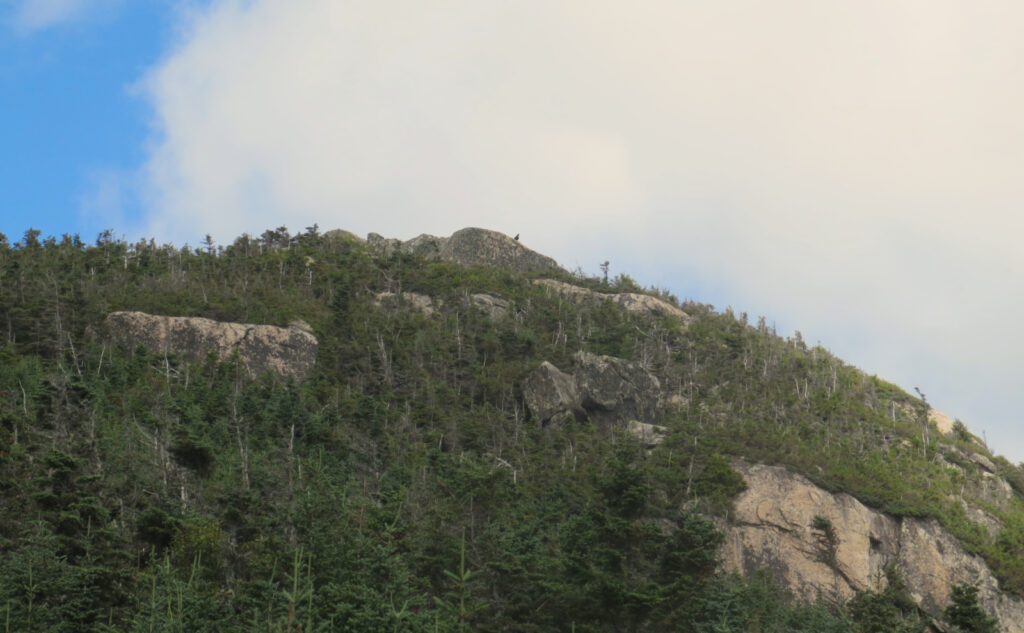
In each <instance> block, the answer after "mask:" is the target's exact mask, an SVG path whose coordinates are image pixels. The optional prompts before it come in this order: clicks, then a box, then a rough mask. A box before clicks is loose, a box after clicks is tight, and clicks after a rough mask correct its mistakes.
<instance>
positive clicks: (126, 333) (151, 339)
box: [104, 312, 319, 381]
mask: <svg viewBox="0 0 1024 633" xmlns="http://www.w3.org/2000/svg"><path fill="white" fill-rule="evenodd" d="M104 325H105V328H106V332H107V336H108V337H109V338H110V339H111V340H114V341H118V342H121V343H124V344H125V345H127V346H129V347H132V348H133V347H135V346H137V345H141V346H143V347H145V348H146V349H147V350H149V351H150V352H152V353H154V354H174V355H176V356H182V357H186V358H191V359H201V358H204V357H205V356H206V355H207V354H209V353H210V352H214V353H216V354H217V356H218V357H219V358H220V359H222V360H223V359H227V358H228V357H230V356H231V355H232V354H234V353H236V352H237V354H238V358H239V360H240V361H241V363H242V364H243V365H244V366H245V367H246V368H247V369H248V370H249V371H250V372H251V373H252V374H260V373H263V372H265V371H269V372H271V373H273V374H275V375H277V376H278V377H281V378H288V377H291V378H294V379H296V380H298V381H302V380H305V379H306V378H308V377H309V375H310V373H311V372H312V371H313V366H314V365H315V364H316V353H317V348H318V347H319V343H318V341H317V339H316V337H315V336H313V335H312V334H310V333H309V332H307V331H305V329H306V328H308V326H306V328H303V323H301V322H296V324H295V325H293V326H291V327H287V328H282V327H276V326H273V325H253V324H248V323H227V322H223V321H214V320H212V319H204V318H200V317H174V316H159V315H154V314H146V313H144V312H112V313H110V314H109V315H107V318H106V321H105V323H104Z"/></svg>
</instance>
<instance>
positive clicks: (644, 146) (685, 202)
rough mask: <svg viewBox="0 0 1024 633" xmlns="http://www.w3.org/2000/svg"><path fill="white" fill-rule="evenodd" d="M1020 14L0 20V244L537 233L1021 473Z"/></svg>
mask: <svg viewBox="0 0 1024 633" xmlns="http://www.w3.org/2000/svg"><path fill="white" fill-rule="evenodd" d="M1022 27H1024V6H1022V5H1020V4H1019V3H1017V2H1012V1H1011V0H885V1H884V2H883V1H881V0H861V1H859V2H855V3H854V2H849V3H845V2H844V3H839V2H836V3H832V2H821V1H820V0H776V1H775V2H771V3H766V2H763V1H760V0H715V2H697V1H695V0H640V1H638V2H632V3H623V2H608V1H605V0H586V1H583V0H562V1H556V2H552V1H551V0H545V1H543V2H541V1H538V0H517V1H503V0H474V1H473V2H464V1H460V2H455V1H452V0H431V1H430V2H423V1H422V0H417V1H413V0H383V1H382V0H373V1H369V0H347V1H345V2H339V1H338V0H205V1H200V0H162V1H161V0H135V1H133V2H128V1H126V0H0V120H2V121H3V123H2V125H0V231H2V232H3V233H5V234H7V235H8V236H9V237H10V238H11V239H12V241H13V240H14V239H17V238H19V237H20V236H21V235H22V234H23V233H24V231H25V230H26V229H28V228H29V227H34V228H37V229H40V230H41V231H42V232H43V233H44V234H47V235H49V234H52V235H58V236H59V235H61V234H63V233H80V234H81V235H82V236H83V238H85V239H92V238H94V237H95V235H96V234H98V233H99V232H100V231H102V230H104V229H107V228H111V229H114V232H115V234H117V235H123V236H125V237H126V238H128V239H136V238H139V237H143V236H145V237H154V238H155V239H157V241H158V242H162V243H163V242H174V243H179V244H181V243H190V244H193V245H195V244H198V243H199V242H200V241H201V240H202V238H203V237H204V236H205V235H206V234H210V235H211V236H212V237H213V238H214V239H215V240H216V241H217V242H219V243H224V244H226V243H230V242H231V241H233V239H234V238H235V237H237V236H238V235H240V234H241V233H243V232H249V233H253V234H259V233H262V232H263V231H264V230H265V229H268V228H273V227H277V226H281V225H285V226H288V227H289V228H290V229H292V230H293V232H294V231H301V230H304V228H305V227H307V226H311V225H313V224H314V223H316V224H318V225H319V226H320V227H321V229H324V230H326V229H331V228H344V229H347V230H350V231H353V232H355V233H357V234H360V235H365V234H366V233H368V232H371V231H373V232H377V233H381V234H383V235H386V236H390V237H398V238H401V239H407V238H410V237H413V236H415V235H417V234H419V233H431V234H435V235H448V234H450V233H452V232H453V231H455V230H457V229H459V228H462V227H464V226H482V227H486V228H491V229H495V230H499V231H502V232H505V233H508V234H515V233H519V234H521V235H522V240H523V243H524V244H525V245H527V246H529V247H530V248H533V249H534V250H537V251H540V252H542V253H545V254H548V255H551V256H553V257H555V258H556V259H557V260H558V261H559V262H560V263H561V264H562V265H563V266H565V267H566V268H569V269H572V270H575V269H577V268H579V269H582V270H583V271H584V272H585V273H588V274H594V275H596V274H598V270H599V265H600V263H601V262H603V261H609V262H610V272H611V274H612V275H616V274H619V273H626V274H628V275H630V276H631V277H632V278H634V279H635V280H637V281H638V282H639V283H641V284H643V285H646V286H657V287H659V288H665V289H668V290H670V291H672V292H673V293H675V294H676V295H677V296H679V297H680V298H682V299H687V298H689V299H694V300H697V301H701V302H704V303H711V304H713V305H715V306H716V307H718V308H719V309H724V308H726V307H732V308H733V310H734V311H735V312H737V313H739V312H747V313H748V314H749V315H750V316H751V319H755V318H756V317H758V316H762V315H763V316H765V317H766V318H767V320H768V321H769V323H774V324H775V325H776V327H777V329H778V331H779V332H780V334H783V335H786V336H790V335H793V333H794V332H795V331H800V332H801V333H802V336H803V338H804V339H805V340H806V341H808V342H809V343H812V344H813V343H819V342H820V344H821V345H823V346H824V347H826V348H828V349H830V350H831V351H833V352H834V353H836V354H837V355H838V356H840V357H841V358H843V359H844V360H845V361H846V362H848V363H850V364H853V365H855V366H858V367H860V368H861V369H863V370H865V371H866V372H868V373H869V374H877V375H878V376H880V377H882V378H885V379H887V380H890V381H892V382H895V383H896V384H899V385H900V386H902V387H903V388H904V389H906V390H908V391H913V388H914V387H918V388H920V390H921V391H922V392H924V393H926V394H927V396H928V399H929V401H930V402H931V403H932V405H933V406H935V407H936V408H938V409H940V410H942V411H944V412H945V413H946V414H947V415H949V416H950V417H954V418H958V419H960V420H962V421H963V422H964V423H965V424H967V426H968V428H970V429H971V430H972V431H973V432H975V433H976V434H978V435H983V436H984V437H985V438H986V440H987V441H988V443H989V446H990V448H992V449H993V450H994V451H996V452H997V453H1000V454H1004V455H1006V456H1007V457H1008V458H1009V459H1011V460H1012V461H1015V462H1019V461H1022V460H1024V425H1022V424H1021V415H1020V413H1019V411H1018V409H1019V407H1018V402H1017V392H1018V390H1019V389H1020V387H1021V383H1022V382H1024V380H1022V379H1024V339H1022V337H1021V336H1019V335H1018V333H1019V331H1020V324H1021V323H1022V322H1024V293H1021V292H1020V289H1021V288H1022V287H1024V249H1021V248H1020V247H1019V244H1018V242H1019V241H1020V240H1021V236H1022V234H1024V214H1022V213H1021V209H1024V178H1021V176H1022V175H1024V117H1022V116H1021V115H1020V113H1021V112H1024V40H1021V38H1020V37H1019V33H1021V32H1022V31H1024V28H1022Z"/></svg>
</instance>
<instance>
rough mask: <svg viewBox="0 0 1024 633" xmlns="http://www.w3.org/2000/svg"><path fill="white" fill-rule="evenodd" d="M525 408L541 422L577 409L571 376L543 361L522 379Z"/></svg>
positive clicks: (577, 402) (543, 422)
mask: <svg viewBox="0 0 1024 633" xmlns="http://www.w3.org/2000/svg"><path fill="white" fill-rule="evenodd" d="M523 399H524V400H525V401H526V408H527V409H528V410H529V411H530V413H531V414H532V415H533V417H534V418H536V419H537V421H538V422H540V423H541V424H546V423H547V422H549V421H551V419H552V418H554V417H556V416H561V415H565V414H569V413H573V412H575V411H577V410H578V409H579V407H580V404H579V402H580V398H579V393H578V392H577V391H576V382H575V381H574V380H573V377H572V376H570V375H569V374H566V373H564V372H562V371H560V370H559V369H558V368H557V367H555V366H554V365H552V364H551V363H549V362H548V361H544V362H543V363H541V364H540V367H538V368H537V369H535V370H533V371H532V372H530V374H529V375H527V376H526V378H525V379H524V380H523Z"/></svg>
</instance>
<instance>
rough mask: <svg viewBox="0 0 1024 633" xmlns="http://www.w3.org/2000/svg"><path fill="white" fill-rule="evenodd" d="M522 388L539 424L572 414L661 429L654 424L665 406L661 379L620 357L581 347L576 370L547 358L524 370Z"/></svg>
mask: <svg viewBox="0 0 1024 633" xmlns="http://www.w3.org/2000/svg"><path fill="white" fill-rule="evenodd" d="M522 388H523V398H524V400H525V401H526V407H527V409H529V411H530V413H532V414H533V416H534V417H535V418H537V420H538V421H539V422H540V423H541V424H544V423H546V422H548V421H550V420H552V419H553V418H555V417H559V416H565V415H569V414H571V415H574V416H577V417H580V416H586V417H589V418H590V419H591V420H593V421H595V422H599V423H603V424H607V425H616V424H622V425H625V426H627V430H629V429H632V430H633V431H638V432H639V431H642V432H643V433H644V434H645V437H650V438H653V437H654V436H655V435H657V432H658V431H659V430H661V429H662V427H656V426H655V425H654V424H653V423H654V422H656V421H658V418H659V417H660V413H661V408H662V402H661V400H662V398H661V385H660V383H659V382H658V379H657V378H656V377H655V376H654V375H652V374H651V373H649V372H648V371H647V370H645V369H644V368H643V367H641V366H640V365H638V364H636V363H632V362H630V361H627V360H624V359H622V358H614V357H612V356H598V355H596V354H590V353H588V352H578V353H577V354H576V372H575V373H574V374H572V375H569V374H566V373H564V372H562V371H560V370H559V369H558V368H557V367H555V366H554V365H552V364H551V363H549V362H547V361H544V362H543V363H541V365H540V367H538V368H537V369H535V370H533V371H532V372H530V374H529V375H527V376H526V378H525V379H524V380H523V385H522ZM630 425H632V426H630ZM637 425H640V426H637ZM631 432H632V431H631Z"/></svg>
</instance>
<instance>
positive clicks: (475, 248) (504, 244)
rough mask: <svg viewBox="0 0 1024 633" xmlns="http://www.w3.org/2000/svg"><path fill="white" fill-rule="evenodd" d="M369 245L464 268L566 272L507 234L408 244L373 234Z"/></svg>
mask: <svg viewBox="0 0 1024 633" xmlns="http://www.w3.org/2000/svg"><path fill="white" fill-rule="evenodd" d="M366 243H367V245H368V246H369V247H370V249H371V250H372V251H374V252H375V253H377V254H378V255H381V256H385V257H386V256H389V255H392V254H394V253H406V254H410V255H416V256H419V257H423V258H426V259H440V260H444V261H448V262H452V263H455V264H459V265H462V266H500V267H504V268H510V269H512V270H514V271H516V272H552V271H559V270H562V268H561V267H560V266H559V265H558V262H556V261H555V260H553V259H551V258H550V257H548V256H546V255H541V254H540V253H538V252H536V251H532V250H530V249H529V248H527V247H525V246H523V244H522V242H519V241H517V240H514V239H512V238H510V237H509V236H507V235H505V234H504V233H499V232H498V231H489V230H487V229H478V228H465V229H462V230H459V231H456V232H455V233H452V235H451V236H450V237H437V236H435V235H427V234H423V235H419V236H417V237H414V238H412V239H411V240H406V241H404V242H403V241H401V240H397V239H394V238H385V237H383V236H381V235H378V234H377V233H370V234H369V235H368V236H367V237H366Z"/></svg>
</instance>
